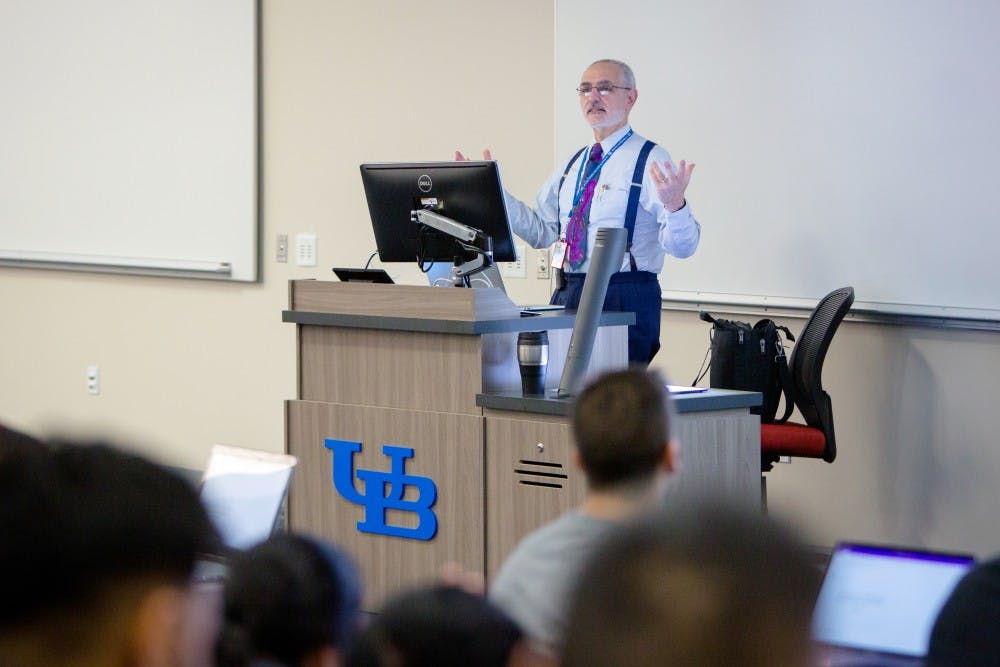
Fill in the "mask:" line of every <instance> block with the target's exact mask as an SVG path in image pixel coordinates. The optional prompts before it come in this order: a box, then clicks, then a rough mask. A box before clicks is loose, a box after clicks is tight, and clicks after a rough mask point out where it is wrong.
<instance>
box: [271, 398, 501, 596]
mask: <svg viewBox="0 0 1000 667" xmlns="http://www.w3.org/2000/svg"><path fill="white" fill-rule="evenodd" d="M286 406H287V423H288V449H289V453H290V454H293V455H295V456H297V457H298V458H299V472H298V473H297V474H296V475H295V477H294V479H293V482H292V488H291V493H290V496H289V521H290V524H291V525H292V526H293V528H294V529H295V530H297V531H302V532H305V533H309V534H313V535H317V536H319V537H322V538H324V539H327V540H330V541H332V542H334V543H336V544H337V545H339V546H341V547H343V548H344V549H346V550H347V551H348V552H349V553H351V554H352V555H353V556H354V557H355V558H356V559H357V561H358V563H359V564H360V566H361V569H362V571H363V573H364V575H365V587H366V603H365V607H366V608H368V609H374V608H376V607H377V606H378V605H379V604H380V603H381V601H382V600H383V599H384V598H385V597H386V596H387V595H389V594H391V593H392V592H395V591H397V590H399V589H400V588H403V587H405V586H407V585H410V584H414V583H417V582H424V581H427V580H428V579H429V578H431V577H433V576H435V574H436V573H437V572H438V571H439V570H440V568H441V566H442V565H443V564H445V563H447V562H449V561H455V562H458V563H461V564H462V565H463V566H464V567H465V568H467V569H469V570H473V571H477V572H482V571H483V570H484V567H485V555H484V546H483V532H484V528H483V427H482V417H481V416H480V417H477V416H471V415H461V414H448V413H435V412H420V411H415V410H397V409H392V408H381V407H371V406H358V405H343V404H334V403H316V402H310V401H288V402H287V403H286ZM330 440H334V441H339V443H357V444H358V447H357V448H358V449H359V450H360V451H357V452H354V453H351V454H345V453H344V449H349V447H348V446H347V445H346V444H338V445H334V446H333V447H332V448H331V445H330V443H329V441H330ZM387 447H388V452H389V453H388V454H387V453H386V448H387ZM338 448H339V450H338ZM400 450H412V452H411V454H410V455H409V456H408V457H402V456H399V451H400ZM338 451H339V458H337V459H336V464H337V473H338V474H339V475H340V477H341V479H340V482H339V483H338V481H337V479H336V476H335V475H334V469H335V466H334V461H335V457H336V456H338ZM393 455H395V458H394V457H393ZM344 485H349V489H348V488H345V486H344ZM428 494H430V496H431V497H429V496H428ZM431 524H433V530H431V528H432V526H431ZM393 533H400V534H393Z"/></svg>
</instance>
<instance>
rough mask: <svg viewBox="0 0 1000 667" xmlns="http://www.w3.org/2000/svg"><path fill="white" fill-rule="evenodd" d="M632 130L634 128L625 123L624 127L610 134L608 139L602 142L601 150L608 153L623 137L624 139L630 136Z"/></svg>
mask: <svg viewBox="0 0 1000 667" xmlns="http://www.w3.org/2000/svg"><path fill="white" fill-rule="evenodd" d="M631 129H632V126H631V125H630V124H628V123H625V125H624V126H623V127H620V128H618V129H617V130H616V131H615V132H614V134H610V135H608V136H607V137H605V139H604V141H602V142H601V150H603V151H604V152H605V153H607V152H608V150H609V149H610V148H611V147H612V146H614V145H615V144H617V143H618V141H619V140H620V139H621V138H622V137H624V136H625V135H626V134H628V132H629V130H631Z"/></svg>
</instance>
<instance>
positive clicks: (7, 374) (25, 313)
mask: <svg viewBox="0 0 1000 667" xmlns="http://www.w3.org/2000/svg"><path fill="white" fill-rule="evenodd" d="M263 14H264V24H263V49H264V51H263V53H264V57H263V61H264V69H263V86H264V94H263V99H264V106H263V172H264V183H263V188H264V208H263V239H264V242H263V249H262V253H263V259H264V262H263V282H262V283H260V284H254V285H242V284H218V283H211V282H203V281H190V280H170V279H160V278H139V277H122V276H103V275H96V274H85V273H64V272H44V271H29V270H14V269H0V312H2V313H3V327H2V329H0V332H2V333H0V340H2V342H3V344H2V346H0V380H2V382H0V419H2V420H4V421H6V422H9V423H11V424H12V425H14V426H19V427H22V428H25V429H28V430H32V431H37V432H40V433H47V432H51V431H53V430H57V431H63V432H66V431H69V432H73V433H90V434H105V435H111V436H113V437H115V438H118V439H120V440H124V441H125V442H127V443H129V444H131V445H132V446H135V447H137V448H139V449H140V450H142V451H145V452H147V453H149V454H151V455H153V456H155V457H157V458H160V459H162V460H165V461H167V462H170V463H173V464H178V465H184V466H188V467H195V468H197V467H200V466H201V465H202V464H203V461H204V460H205V457H206V455H207V451H208V448H209V447H210V446H211V445H212V444H213V443H216V442H222V443H230V444H237V445H243V446H248V447H254V448H259V449H266V450H272V451H279V450H281V449H282V448H283V447H284V426H283V417H282V414H283V413H282V409H283V408H282V401H283V400H284V399H287V398H292V397H293V396H294V394H295V377H294V359H295V337H294V333H295V332H294V327H293V326H292V325H286V324H282V323H281V317H280V313H281V310H282V308H283V307H284V306H285V305H286V289H287V288H286V282H287V280H288V279H289V278H301V277H315V278H327V277H328V276H329V267H331V266H334V265H348V266H357V265H360V264H361V263H363V262H364V260H365V259H366V258H367V256H368V254H369V253H370V252H371V251H372V250H373V246H374V243H373V240H372V235H371V231H370V227H369V221H368V216H367V211H366V208H365V204H364V199H363V194H362V192H361V183H360V178H359V176H358V164H359V163H361V162H364V161H376V160H389V161H391V160H426V159H448V158H450V156H451V152H452V151H453V150H454V149H455V148H460V149H462V150H463V151H466V152H468V153H471V154H473V155H475V156H478V154H479V151H480V150H481V149H482V148H483V147H486V146H489V147H490V148H492V149H493V153H494V156H496V157H497V159H498V160H499V161H500V163H501V166H502V168H503V173H504V180H505V183H506V184H507V186H508V187H509V188H510V189H511V190H512V191H513V192H514V193H515V194H517V195H519V196H522V197H524V198H531V197H532V196H533V194H534V191H535V188H536V187H537V185H538V184H539V183H540V182H541V181H542V180H543V179H544V177H545V176H546V175H547V173H548V172H549V170H550V169H551V166H552V164H553V131H552V118H553V97H552V88H553V75H552V74H553V69H554V63H553V50H554V45H553V35H554V25H553V2H552V0H549V1H547V2H546V1H542V0H512V1H508V2H506V3H480V2H468V1H467V0H466V1H462V0H424V1H422V2H419V3H418V2H399V1H391V0H378V1H372V2H367V3H340V2H328V1H327V0H282V1H280V2H278V1H275V0H267V1H265V2H264V7H263ZM696 204H697V202H695V205H696ZM702 223H703V224H705V225H710V224H711V221H710V220H702ZM281 232H284V233H287V234H289V235H290V236H291V237H294V235H295V234H296V233H298V232H315V233H316V234H317V235H318V239H319V245H318V258H319V263H318V266H317V267H316V268H314V269H313V268H308V269H307V268H299V267H295V266H294V264H278V263H276V262H275V261H274V246H275V243H274V239H275V236H276V235H277V234H278V233H281ZM196 241H197V240H196V239H194V240H193V242H196ZM696 258H697V256H696ZM696 258H695V259H693V260H692V261H696ZM669 270H670V269H669V263H668V265H667V268H666V271H668V272H669ZM391 271H392V272H393V273H395V274H397V275H401V276H402V277H404V278H406V279H410V280H413V281H414V282H416V276H415V275H413V274H412V272H409V270H408V269H403V268H400V267H391ZM831 287H833V286H831ZM511 291H512V292H513V294H514V296H515V298H516V299H518V300H520V301H524V302H528V301H541V300H542V299H544V298H545V297H546V296H547V293H548V285H547V283H546V282H545V281H539V280H536V279H534V278H528V279H526V280H524V281H511ZM789 324H790V325H791V327H792V328H793V330H794V331H798V330H799V329H800V328H801V326H802V324H803V321H802V320H793V321H790V322H789ZM707 342H708V338H707V325H705V324H704V323H701V322H699V321H698V320H697V319H696V317H695V316H694V315H693V314H691V313H675V312H667V313H665V314H664V348H665V349H664V352H662V353H661V356H660V357H659V358H658V359H657V362H656V365H658V366H660V367H662V368H665V369H666V370H667V371H668V372H669V374H670V376H671V377H672V378H673V379H674V380H675V381H677V382H687V381H690V379H691V378H692V377H693V376H694V374H695V372H696V370H697V368H698V364H699V363H700V361H701V358H702V355H703V353H704V351H705V347H706V345H707ZM89 364H97V365H98V366H99V367H100V371H101V385H102V391H101V394H100V395H99V396H97V397H94V396H90V395H88V394H87V393H86V388H85V370H86V367H87V366H88V365H89ZM998 376H1000V338H998V336H997V335H996V334H992V333H976V332H967V331H946V330H940V329H919V328H909V327H891V326H878V325H871V324H857V323H848V324H845V325H844V327H843V328H842V329H841V332H840V333H839V334H838V337H837V339H836V341H835V342H834V345H833V347H832V349H831V351H830V354H829V357H828V360H827V370H826V377H825V381H826V384H827V388H828V390H829V391H830V393H831V394H832V396H833V399H834V407H835V414H836V418H837V429H838V442H839V445H840V457H839V458H838V460H837V461H836V462H835V463H834V464H833V465H828V464H825V463H814V462H795V463H794V464H792V465H790V466H786V465H781V466H778V468H777V469H776V470H775V471H774V472H772V473H770V475H769V480H770V482H769V485H768V488H769V498H770V504H771V508H772V510H773V511H777V512H782V513H790V514H792V515H794V516H796V517H797V518H798V519H799V520H800V521H801V523H803V524H804V525H806V526H808V529H809V532H810V534H811V536H812V539H814V540H815V541H816V542H817V543H823V544H829V543H831V542H832V541H834V540H835V539H838V538H854V539H871V540H882V541H891V542H904V543H913V544H925V545H929V546H937V547H948V548H960V549H971V550H974V551H977V552H979V553H984V554H985V553H989V552H993V551H997V550H1000V534H998V533H1000V531H997V530H996V529H995V528H994V526H995V520H994V519H993V515H995V514H996V509H997V501H996V493H995V492H994V487H995V486H996V484H997V481H998V480H1000V452H998V451H997V447H996V446H995V439H994V437H993V434H992V431H993V429H992V418H991V417H990V415H991V412H992V410H993V409H995V408H993V406H992V405H991V404H990V399H991V398H992V394H993V393H994V387H995V386H996V384H997V383H996V379H995V378H997V377H998Z"/></svg>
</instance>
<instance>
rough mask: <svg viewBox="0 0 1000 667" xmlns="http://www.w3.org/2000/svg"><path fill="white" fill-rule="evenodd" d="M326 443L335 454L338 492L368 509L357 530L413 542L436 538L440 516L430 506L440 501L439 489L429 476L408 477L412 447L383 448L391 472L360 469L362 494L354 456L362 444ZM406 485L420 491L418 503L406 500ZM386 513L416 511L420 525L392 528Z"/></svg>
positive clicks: (334, 462)
mask: <svg viewBox="0 0 1000 667" xmlns="http://www.w3.org/2000/svg"><path fill="white" fill-rule="evenodd" d="M323 444H324V446H325V447H326V448H327V449H330V450H332V451H333V485H334V487H336V489H337V493H339V494H340V495H341V496H343V497H344V499H345V500H348V501H350V502H352V503H354V504H355V505H363V506H364V508H365V520H364V521H359V522H358V530H360V531H361V532H363V533H375V534H377V535H392V536H394V537H404V538H407V539H411V540H429V539H431V538H432V537H434V535H435V534H436V533H437V516H436V515H435V514H434V512H432V511H431V507H433V506H434V503H435V501H437V486H436V485H435V484H434V480H432V479H431V478H430V477H420V476H418V475H407V474H406V461H407V459H411V458H413V449H412V448H411V447H395V446H393V445H382V453H383V454H385V455H386V456H387V457H389V460H390V462H391V465H390V468H389V472H382V471H380V470H358V472H357V476H358V479H359V480H361V481H362V482H364V493H359V492H358V490H357V489H356V488H355V487H354V455H355V454H356V453H358V452H360V451H361V443H360V442H352V441H350V440H335V439H333V438H327V439H326V440H325V441H324V442H323ZM407 486H412V487H415V488H416V489H417V498H416V500H403V494H404V493H405V491H406V487H407ZM386 510H399V511H402V512H413V513H414V514H416V515H417V517H418V519H419V523H418V525H417V527H416V528H406V527H403V526H390V525H388V524H387V523H386V516H385V514H386Z"/></svg>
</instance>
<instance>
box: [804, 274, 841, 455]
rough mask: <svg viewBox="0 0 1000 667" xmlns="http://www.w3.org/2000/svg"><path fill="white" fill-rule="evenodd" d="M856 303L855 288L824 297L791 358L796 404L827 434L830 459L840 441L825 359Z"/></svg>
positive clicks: (817, 305)
mask: <svg viewBox="0 0 1000 667" xmlns="http://www.w3.org/2000/svg"><path fill="white" fill-rule="evenodd" d="M853 303H854V288H853V287H842V288H840V289H837V290H834V291H833V292H830V293H829V294H827V295H826V296H825V297H823V298H822V299H821V300H820V302H819V303H818V304H816V308H815V310H813V312H812V315H810V316H809V321H808V322H806V326H805V328H804V329H802V333H801V334H800V335H799V340H798V342H797V343H796V344H795V347H794V349H793V350H792V357H791V360H790V366H791V376H792V382H793V383H794V384H795V389H796V393H797V394H798V396H797V398H798V400H797V401H796V407H798V409H799V412H801V413H802V417H803V418H804V419H805V421H806V424H808V425H809V426H812V427H814V428H818V429H820V430H822V431H823V433H824V434H825V435H826V441H827V452H826V454H825V455H824V457H823V458H824V459H826V460H828V461H832V460H833V457H834V456H836V443H835V440H834V434H833V413H832V410H831V408H830V397H829V395H827V393H826V392H825V391H823V382H822V373H823V360H824V359H825V358H826V351H827V349H829V347H830V341H832V340H833V334H835V333H836V332H837V328H838V327H839V326H840V323H841V321H843V319H844V316H845V315H846V314H847V311H848V310H850V308H851V304H853Z"/></svg>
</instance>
